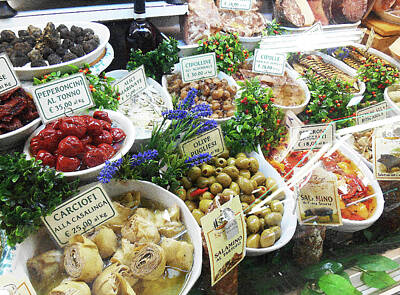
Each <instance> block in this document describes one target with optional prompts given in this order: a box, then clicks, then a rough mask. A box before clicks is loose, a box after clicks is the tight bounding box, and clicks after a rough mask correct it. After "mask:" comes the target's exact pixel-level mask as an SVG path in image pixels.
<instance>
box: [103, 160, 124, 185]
mask: <svg viewBox="0 0 400 295" xmlns="http://www.w3.org/2000/svg"><path fill="white" fill-rule="evenodd" d="M122 161H123V159H122V158H121V159H118V160H117V161H114V162H110V161H106V162H105V164H106V165H105V166H104V168H103V169H101V171H100V174H99V176H97V179H98V180H99V181H100V182H101V183H109V182H110V181H111V179H112V178H113V177H114V175H115V173H117V172H118V169H119V167H121V164H122Z"/></svg>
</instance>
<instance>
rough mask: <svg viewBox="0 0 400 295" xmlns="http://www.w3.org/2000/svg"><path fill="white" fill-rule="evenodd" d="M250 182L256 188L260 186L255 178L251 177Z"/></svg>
mask: <svg viewBox="0 0 400 295" xmlns="http://www.w3.org/2000/svg"><path fill="white" fill-rule="evenodd" d="M250 182H251V183H252V184H253V187H254V189H257V186H258V184H257V181H256V180H255V179H251V178H250Z"/></svg>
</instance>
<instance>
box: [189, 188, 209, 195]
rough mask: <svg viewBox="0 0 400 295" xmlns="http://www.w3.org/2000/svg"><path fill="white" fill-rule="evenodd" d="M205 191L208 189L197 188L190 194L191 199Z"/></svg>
mask: <svg viewBox="0 0 400 295" xmlns="http://www.w3.org/2000/svg"><path fill="white" fill-rule="evenodd" d="M206 191H208V187H205V188H198V189H197V190H195V191H193V192H191V193H190V196H191V197H196V196H199V195H201V194H202V193H205V192H206Z"/></svg>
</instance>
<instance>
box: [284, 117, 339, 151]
mask: <svg viewBox="0 0 400 295" xmlns="http://www.w3.org/2000/svg"><path fill="white" fill-rule="evenodd" d="M290 132H291V134H290V138H291V141H292V140H293V150H295V151H307V150H311V149H320V148H322V147H323V146H324V145H326V144H330V145H332V144H333V142H334V140H335V132H336V125H335V124H334V123H329V124H314V125H305V126H299V127H294V128H292V129H290Z"/></svg>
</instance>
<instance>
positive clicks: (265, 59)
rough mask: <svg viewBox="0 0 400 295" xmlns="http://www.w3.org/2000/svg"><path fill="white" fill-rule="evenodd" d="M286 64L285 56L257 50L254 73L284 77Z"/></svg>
mask: <svg viewBox="0 0 400 295" xmlns="http://www.w3.org/2000/svg"><path fill="white" fill-rule="evenodd" d="M285 64H286V55H285V54H280V53H278V54H274V53H271V52H270V51H268V50H264V49H256V50H255V52H254V61H253V72H255V73H261V74H269V75H274V76H283V74H284V73H285Z"/></svg>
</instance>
